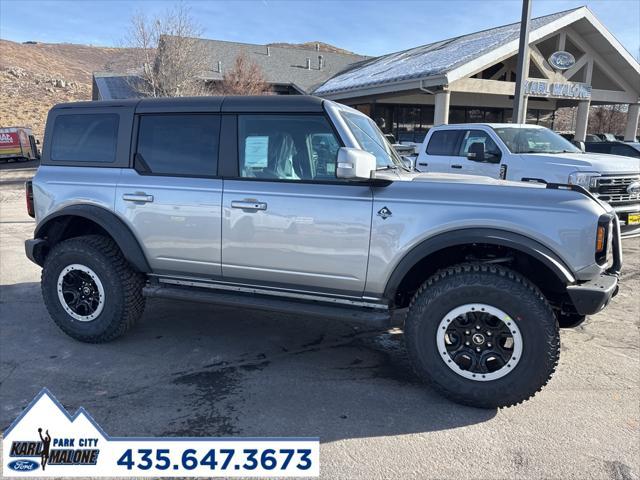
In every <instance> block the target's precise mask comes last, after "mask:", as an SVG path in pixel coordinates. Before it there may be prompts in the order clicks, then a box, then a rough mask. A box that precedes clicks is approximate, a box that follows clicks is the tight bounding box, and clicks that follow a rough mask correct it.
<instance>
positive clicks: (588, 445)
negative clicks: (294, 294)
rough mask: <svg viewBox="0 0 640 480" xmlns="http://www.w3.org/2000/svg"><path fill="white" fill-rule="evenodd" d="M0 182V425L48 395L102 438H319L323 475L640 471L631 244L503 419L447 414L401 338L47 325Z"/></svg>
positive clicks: (235, 316) (311, 327)
mask: <svg viewBox="0 0 640 480" xmlns="http://www.w3.org/2000/svg"><path fill="white" fill-rule="evenodd" d="M31 174H32V170H24V169H20V168H15V169H9V170H2V171H0V262H1V263H0V382H1V383H0V397H1V406H0V429H2V430H4V429H6V427H7V426H8V425H9V424H10V423H11V422H12V421H13V420H14V419H15V418H16V417H17V416H18V414H19V413H20V412H21V411H22V409H23V408H24V407H25V406H26V405H27V404H28V403H29V401H30V400H31V399H32V398H33V397H34V396H35V395H36V394H37V393H38V392H39V390H40V389H41V388H42V387H43V386H46V387H48V388H49V389H50V390H51V391H52V393H53V394H54V395H56V397H57V398H58V399H59V400H60V401H61V402H62V403H63V404H64V406H65V407H66V408H67V409H68V410H70V411H75V410H76V409H77V408H78V407H80V406H84V407H85V408H86V409H87V410H88V411H89V412H90V413H91V415H92V416H93V417H94V418H95V419H96V421H97V422H98V423H99V424H100V425H101V426H102V427H103V429H104V430H105V431H106V432H107V433H108V434H110V435H114V436H160V435H163V436H187V435H188V436H319V437H320V439H321V467H320V468H321V476H322V478H327V479H329V478H331V479H337V478H340V479H342V478H344V479H346V478H349V479H351V478H362V479H376V478H394V479H395V478H580V479H585V478H597V479H601V478H602V479H605V478H606V479H616V480H629V479H637V478H639V476H640V456H638V452H639V451H640V331H639V327H640V239H638V238H636V239H629V240H625V241H624V242H623V249H624V255H625V268H624V271H623V275H622V279H621V291H620V294H619V295H618V296H617V297H616V298H615V299H614V301H613V303H612V304H611V305H610V307H609V308H608V309H607V310H606V311H605V312H603V313H600V314H598V315H596V316H593V317H590V318H588V319H587V322H586V323H585V324H584V325H582V326H581V327H579V328H576V329H573V330H563V331H562V353H561V360H560V365H559V368H558V370H557V372H556V374H555V376H554V378H553V379H552V381H551V382H550V383H549V385H548V386H547V387H546V388H545V389H544V390H543V391H542V392H541V393H539V394H538V395H537V396H536V397H535V398H534V399H533V400H530V401H528V402H526V403H525V404H523V405H520V406H517V407H513V408H509V409H504V410H499V411H495V410H477V409H473V408H468V407H463V406H459V405H456V404H454V403H451V402H449V401H447V400H445V399H443V398H441V397H440V396H438V395H437V394H436V393H435V392H434V391H432V390H431V389H430V388H429V387H428V386H424V385H422V384H421V383H420V382H418V381H417V379H416V378H415V377H414V376H413V374H412V373H411V372H410V369H409V367H408V362H407V358H406V354H405V351H404V347H403V344H402V335H401V332H399V331H396V330H393V331H375V330H367V329H363V328H360V329H357V328H354V327H352V326H349V325H346V324H340V323H330V322H323V321H318V320H311V319H307V318H300V317H296V316H295V315H274V314H267V313H258V312H252V311H242V310H234V309H228V308H219V307H216V306H207V305H194V304H188V303H177V302H168V301H162V300H153V301H149V302H148V303H147V309H146V312H145V314H144V317H143V320H142V322H141V323H140V324H139V325H138V326H137V327H136V328H134V329H133V330H132V331H131V332H130V333H129V334H128V335H127V336H125V337H124V338H122V339H119V340H117V341H115V342H113V343H109V344H104V345H86V344H82V343H79V342H76V341H74V340H72V339H71V338H69V337H67V336H66V335H64V334H63V333H61V332H60V331H59V330H58V329H57V327H56V326H55V325H54V324H53V322H52V321H50V319H49V317H48V314H47V312H46V310H45V308H44V305H43V303H42V299H41V295H40V287H39V277H40V270H39V268H38V267H37V266H36V265H33V264H32V263H30V262H29V261H28V260H27V259H26V258H25V256H24V253H23V242H24V240H25V239H26V238H28V237H29V236H30V235H31V234H32V232H33V227H34V225H33V221H32V219H30V218H29V217H28V216H27V215H26V213H25V209H24V200H23V197H24V193H23V188H22V183H23V181H24V180H25V179H26V178H27V177H28V176H29V175H31Z"/></svg>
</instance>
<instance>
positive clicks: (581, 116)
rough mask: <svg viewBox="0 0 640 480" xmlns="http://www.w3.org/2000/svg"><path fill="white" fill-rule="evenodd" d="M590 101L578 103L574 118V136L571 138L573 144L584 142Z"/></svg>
mask: <svg viewBox="0 0 640 480" xmlns="http://www.w3.org/2000/svg"><path fill="white" fill-rule="evenodd" d="M590 106H591V101H590V100H580V101H579V102H578V115H577V116H576V134H575V135H574V136H573V141H574V142H584V139H585V137H586V136H587V125H588V124H589V107H590Z"/></svg>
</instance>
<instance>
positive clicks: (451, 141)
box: [427, 130, 460, 156]
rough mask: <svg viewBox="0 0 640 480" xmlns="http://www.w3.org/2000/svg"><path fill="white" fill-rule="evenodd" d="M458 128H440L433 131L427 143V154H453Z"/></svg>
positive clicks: (458, 132)
mask: <svg viewBox="0 0 640 480" xmlns="http://www.w3.org/2000/svg"><path fill="white" fill-rule="evenodd" d="M459 134H460V131H459V130H440V131H439V132H433V135H431V138H430V139H429V144H428V145H427V154H428V155H447V156H450V155H455V153H454V150H455V148H456V144H457V143H458V136H459Z"/></svg>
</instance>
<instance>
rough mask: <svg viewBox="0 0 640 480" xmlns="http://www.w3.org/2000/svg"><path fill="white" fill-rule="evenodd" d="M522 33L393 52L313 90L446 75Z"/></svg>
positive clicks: (540, 22) (493, 31)
mask: <svg viewBox="0 0 640 480" xmlns="http://www.w3.org/2000/svg"><path fill="white" fill-rule="evenodd" d="M580 8H582V7H579V8H575V9H571V10H566V11H563V12H558V13H553V14H551V15H545V16H543V17H538V18H533V19H531V31H532V32H533V31H535V30H537V29H539V28H541V27H543V26H545V25H547V24H549V23H551V22H553V21H555V20H557V19H559V18H562V17H564V16H565V15H567V14H569V13H571V12H573V11H576V10H579V9H580ZM519 35H520V22H517V23H512V24H509V25H503V26H501V27H495V28H490V29H488V30H483V31H481V32H475V33H470V34H468V35H462V36H460V37H454V38H448V39H446V40H441V41H439V42H434V43H429V44H427V45H422V46H419V47H415V48H410V49H408V50H403V51H400V52H396V53H390V54H388V55H383V56H381V57H377V58H374V59H372V60H369V61H368V62H364V63H363V64H361V65H360V66H358V67H356V68H352V69H350V70H349V71H347V72H344V73H342V74H340V75H336V76H335V77H333V78H331V79H329V80H328V81H327V82H326V83H324V84H323V85H321V86H320V87H318V88H317V89H316V90H315V91H314V93H315V94H317V95H325V94H331V93H335V92H338V91H345V90H352V89H357V88H362V87H367V86H372V85H380V84H385V83H394V82H398V81H402V80H409V79H420V78H428V77H433V76H439V75H443V74H445V73H447V72H449V71H451V70H453V69H455V68H456V67H458V66H460V65H463V64H465V63H467V62H469V61H471V60H473V59H475V58H478V57H480V56H481V55H484V54H485V53H487V52H490V51H492V50H495V49H497V48H498V47H500V46H502V45H505V44H507V43H508V42H511V41H513V40H517V39H518V37H519Z"/></svg>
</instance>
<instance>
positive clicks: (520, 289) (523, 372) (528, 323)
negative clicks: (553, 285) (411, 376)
mask: <svg viewBox="0 0 640 480" xmlns="http://www.w3.org/2000/svg"><path fill="white" fill-rule="evenodd" d="M558 331H559V330H558V324H557V321H556V318H555V315H554V313H553V311H552V309H551V307H550V306H549V304H548V303H547V301H546V299H545V298H544V296H543V295H542V293H541V292H540V291H539V290H538V289H537V288H536V287H535V286H534V285H533V284H532V283H531V282H529V281H528V280H527V279H525V278H524V277H523V276H522V275H520V274H518V273H516V272H514V271H512V270H510V269H507V268H504V267H501V266H496V265H484V264H462V265H457V266H454V267H449V268H447V269H445V270H442V271H440V272H438V273H436V274H435V275H434V276H432V277H431V278H430V279H429V280H428V281H427V282H425V283H424V284H423V285H422V287H420V289H419V290H418V292H416V294H415V296H414V298H413V300H412V302H411V306H410V308H409V313H408V315H407V320H406V323H405V341H406V344H407V350H408V352H409V355H410V357H411V360H412V363H413V365H414V368H415V370H416V371H417V373H418V374H419V375H420V376H421V377H422V378H424V379H425V380H427V381H429V382H431V383H432V384H433V385H434V386H435V387H436V388H438V389H439V390H440V391H442V392H443V393H444V394H445V395H446V396H448V397H449V398H451V399H452V400H454V401H456V402H458V403H463V404H466V405H471V406H476V407H482V408H495V407H507V406H511V405H515V404H517V403H519V402H521V401H523V400H526V399H528V398H530V397H532V396H533V395H535V393H536V392H538V391H539V390H540V389H541V388H542V387H543V386H544V385H545V384H546V383H547V382H548V381H549V379H550V378H551V375H552V374H553V372H554V371H555V367H556V365H557V363H558V358H559V350H560V337H559V333H558Z"/></svg>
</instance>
